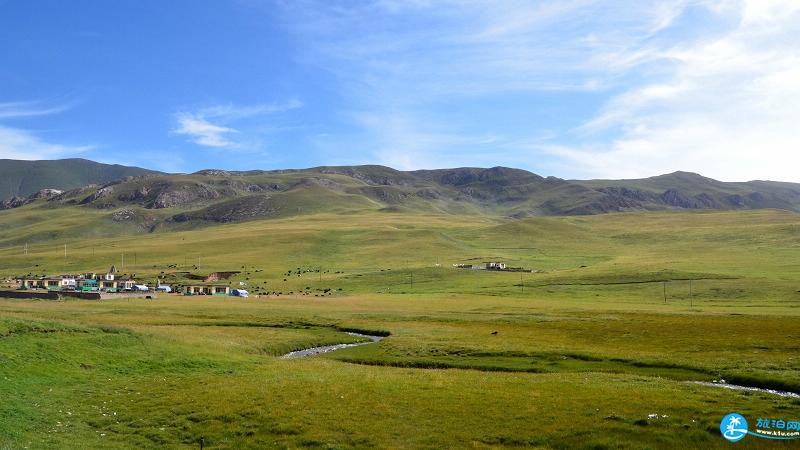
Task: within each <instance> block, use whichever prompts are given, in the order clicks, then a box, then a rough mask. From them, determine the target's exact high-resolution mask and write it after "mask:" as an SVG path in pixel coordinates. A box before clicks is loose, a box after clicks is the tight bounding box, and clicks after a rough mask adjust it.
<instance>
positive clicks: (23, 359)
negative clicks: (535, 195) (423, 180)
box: [0, 205, 800, 449]
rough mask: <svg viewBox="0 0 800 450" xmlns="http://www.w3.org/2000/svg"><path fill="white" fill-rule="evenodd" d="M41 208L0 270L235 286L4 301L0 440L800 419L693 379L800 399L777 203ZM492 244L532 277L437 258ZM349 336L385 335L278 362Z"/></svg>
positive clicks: (709, 436)
mask: <svg viewBox="0 0 800 450" xmlns="http://www.w3.org/2000/svg"><path fill="white" fill-rule="evenodd" d="M59 211H60V214H58V215H55V214H51V213H49V212H48V210H47V208H46V206H36V205H34V206H32V207H24V208H20V209H19V210H16V211H14V212H13V214H12V213H0V275H2V276H4V277H8V278H13V277H14V276H18V275H25V274H29V273H30V274H44V273H47V274H56V273H76V272H88V271H97V272H99V271H105V270H107V269H108V267H109V266H111V265H112V264H115V265H116V266H117V268H118V269H120V271H121V272H122V273H126V274H135V275H136V277H137V278H138V279H142V280H145V281H148V282H154V281H155V280H156V278H159V279H161V280H166V281H167V282H170V283H177V282H181V281H182V280H184V279H185V276H186V273H190V274H196V275H203V274H208V273H209V272H213V271H227V270H236V271H240V272H241V273H240V274H239V275H237V276H235V277H234V278H232V279H231V280H230V282H231V283H232V285H235V286H238V285H240V283H242V284H243V285H245V286H247V289H248V290H249V291H250V292H251V294H252V295H251V297H250V298H248V299H237V298H233V297H214V296H194V297H189V296H181V295H159V297H158V298H157V299H153V300H145V299H120V300H104V301H84V300H67V301H44V300H12V299H5V300H3V299H0V399H1V400H2V401H0V448H131V447H135V448H199V445H200V443H201V441H202V442H203V444H204V446H205V448H321V449H323V448H324V449H328V448H504V447H534V448H544V449H572V448H586V449H603V448H630V449H640V448H654V449H655V448H681V449H685V448H730V447H731V445H733V444H731V443H729V442H727V441H726V440H724V439H723V438H722V437H721V436H720V432H719V423H720V420H721V419H722V417H723V416H725V415H726V414H728V413H729V412H739V413H741V414H743V415H744V416H745V417H747V418H748V420H750V419H751V418H752V420H753V421H755V418H756V417H768V418H774V419H784V420H800V400H799V399H793V398H788V397H781V396H777V395H773V394H769V393H762V392H750V391H734V390H728V389H723V388H720V387H713V386H704V385H700V384H696V383H693V382H694V381H713V380H719V379H724V380H726V381H727V382H730V383H735V384H740V385H745V386H752V387H761V388H770V389H778V390H785V391H792V392H800V357H799V356H798V350H800V320H798V319H799V318H800V312H799V311H800V309H799V308H800V278H799V276H800V215H798V214H795V213H790V212H785V211H778V210H758V211H738V212H657V213H625V214H606V215H595V216H575V217H542V218H529V219H522V220H507V219H498V218H492V217H487V216H483V215H460V216H454V215H449V214H434V213H430V214H421V213H412V212H407V211H373V212H359V213H358V214H354V213H353V212H352V211H347V210H343V211H341V212H340V213H325V214H312V213H310V214H306V215H299V216H295V217H292V218H283V219H275V220H259V221H252V222H245V223H237V224H227V225H215V226H208V227H201V228H194V229H174V230H164V231H159V232H155V233H144V232H141V231H139V230H138V229H134V228H126V227H125V226H123V225H121V224H117V223H113V222H112V221H110V220H109V219H108V217H107V214H105V213H101V212H99V211H96V210H90V209H86V210H83V209H78V208H72V209H63V210H59ZM61 211H63V212H61ZM65 245H66V251H65ZM123 260H124V262H123ZM486 261H502V262H505V263H507V264H508V265H509V266H511V267H521V268H525V269H527V270H528V271H527V272H492V271H486V270H471V269H457V268H454V267H453V264H456V263H460V264H479V263H483V262H486ZM345 331H362V332H366V333H370V332H372V333H380V334H388V337H386V338H384V339H383V340H382V341H380V342H379V343H377V344H368V345H363V346H359V347H353V348H347V349H343V350H338V351H335V352H330V353H326V354H323V355H319V356H314V357H309V358H304V359H282V358H280V355H282V354H285V353H287V352H289V351H292V350H297V349H303V348H308V347H315V346H321V345H329V344H337V343H346V342H358V341H360V340H362V339H361V338H359V337H357V336H353V335H350V334H346V333H345ZM797 442H798V441H794V443H792V442H776V441H769V440H763V439H758V438H755V437H750V436H748V437H747V438H746V439H745V440H744V441H742V442H740V443H739V444H735V445H736V446H737V447H740V448H793V447H795V446H796V445H797Z"/></svg>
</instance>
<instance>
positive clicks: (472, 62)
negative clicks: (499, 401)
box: [282, 0, 800, 181]
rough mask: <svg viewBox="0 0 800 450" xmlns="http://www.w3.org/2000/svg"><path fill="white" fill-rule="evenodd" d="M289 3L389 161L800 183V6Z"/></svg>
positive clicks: (301, 34) (309, 48) (308, 52)
mask: <svg viewBox="0 0 800 450" xmlns="http://www.w3.org/2000/svg"><path fill="white" fill-rule="evenodd" d="M282 5H283V11H284V14H285V17H286V22H287V24H288V25H287V26H288V28H289V29H290V30H291V31H292V32H293V33H294V34H295V36H296V37H297V39H298V41H299V42H301V43H303V44H304V52H303V53H302V57H301V58H302V59H303V60H304V61H306V62H307V63H308V64H312V65H315V66H321V67H322V68H323V69H324V70H326V71H329V72H330V73H332V74H334V75H335V76H336V77H337V79H338V82H339V83H340V86H341V89H342V91H343V92H344V96H345V98H346V100H345V105H344V106H343V108H344V109H345V110H346V111H349V114H345V117H349V118H350V120H351V124H352V125H353V126H354V127H356V128H357V129H358V130H360V132H356V133H352V134H351V136H349V137H343V138H342V141H343V142H344V141H346V140H347V139H348V138H350V139H352V138H353V137H355V138H356V139H361V140H362V142H360V143H359V144H360V145H361V146H362V147H367V148H370V149H371V153H372V155H373V157H374V158H375V159H377V160H378V161H381V162H385V163H393V164H396V165H399V166H402V167H406V168H414V167H419V166H421V165H430V164H435V163H439V162H442V161H444V164H447V165H453V164H475V163H476V162H478V161H489V164H491V165H494V164H508V163H510V162H519V161H542V162H540V163H535V164H532V163H530V162H528V163H527V164H525V165H526V167H528V168H534V169H535V168H540V169H545V170H552V171H554V172H555V173H557V174H559V175H561V176H568V177H569V176H572V177H579V176H580V177H637V176H643V175H653V174H657V173H664V172H668V171H672V170H678V169H681V170H692V171H698V172H703V173H706V174H709V175H711V176H715V177H718V178H721V179H728V180H730V179H747V178H781V179H786V180H795V181H800V176H798V175H797V174H796V171H795V170H793V167H795V166H797V164H798V163H800V156H797V152H796V151H795V148H796V145H797V142H800V135H798V132H797V131H796V125H795V124H796V123H800V106H799V105H800V93H799V92H800V46H798V45H797V43H798V40H797V37H796V36H798V35H800V18H799V17H798V16H800V13H798V10H799V9H800V4H798V3H797V2H796V1H794V0H737V1H712V0H671V1H664V2H659V3H658V5H657V6H655V7H654V6H653V5H652V4H646V3H642V2H635V1H628V2H625V1H623V2H611V1H597V0H571V1H559V2H530V1H524V0H508V1H505V2H503V3H502V6H498V4H497V3H491V2H483V1H477V0H475V1H472V0H459V1H457V0H442V1H436V2H433V1H425V0H416V1H400V0H375V1H367V2H359V3H356V4H349V5H347V6H343V5H342V4H331V3H328V2H318V1H310V0H306V1H302V0H298V1H295V2H287V3H283V4H282ZM510 98H513V99H511V100H509V99H510ZM554 99H555V100H554ZM562 99H563V100H562ZM559 101H563V102H564V103H567V102H574V103H576V104H579V105H580V106H576V107H574V108H573V109H571V110H567V113H568V114H566V115H564V116H563V117H561V118H560V119H559V120H557V121H554V122H555V123H553V124H552V125H551V126H541V127H538V128H537V127H536V126H535V125H536V122H535V121H536V120H537V119H538V118H539V117H541V116H542V114H538V115H536V114H533V113H532V112H531V111H538V109H537V108H539V109H541V108H540V103H542V102H553V106H554V108H553V110H554V111H558V110H557V109H556V108H555V106H558V102H559ZM592 102H594V104H593V103H592ZM495 105H500V106H502V107H506V108H507V109H508V110H509V111H511V112H508V113H503V112H502V109H501V107H498V106H495ZM573 111H574V112H578V113H579V114H582V115H583V117H579V115H578V114H575V115H574V116H571V115H569V113H570V112H573ZM526 114H529V115H530V117H531V119H530V122H529V123H530V124H531V125H532V126H530V127H526V126H525V125H524V122H523V121H520V125H519V126H518V127H516V128H512V127H509V126H505V125H504V124H503V120H504V119H506V120H507V121H512V120H517V118H519V117H520V116H524V115H526ZM554 114H558V112H552V113H549V115H554ZM545 115H548V114H545ZM487 136H492V140H491V142H492V144H491V145H485V144H482V143H483V142H486V138H487ZM459 149H461V150H462V151H459ZM451 156H453V157H451ZM492 162H493V163H492Z"/></svg>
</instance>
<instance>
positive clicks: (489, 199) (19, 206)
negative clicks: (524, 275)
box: [0, 166, 800, 240]
mask: <svg viewBox="0 0 800 450" xmlns="http://www.w3.org/2000/svg"><path fill="white" fill-rule="evenodd" d="M65 173H70V172H69V171H66V172H65ZM764 208H773V209H785V210H789V211H798V210H800V185H797V184H792V183H775V182H766V181H760V182H749V183H723V182H719V181H715V180H711V179H708V178H704V177H701V176H699V175H696V174H688V173H680V172H678V173H675V174H670V175H663V176H660V177H653V178H648V179H643V180H618V181H608V180H605V181H603V180H593V181H579V182H578V181H567V180H562V179H558V178H554V177H548V178H543V177H540V176H538V175H535V174H532V173H530V172H526V171H523V170H517V169H508V168H502V167H496V168H491V169H478V168H460V169H442V170H426V171H413V172H401V171H397V170H394V169H391V168H388V167H382V166H356V167H318V168H312V169H304V170H281V171H269V172H265V171H250V172H226V171H220V170H206V171H201V172H198V173H195V174H175V175H163V174H161V175H150V176H146V177H135V178H126V179H122V180H116V181H112V182H109V183H106V184H103V185H100V186H89V187H83V188H76V189H73V190H70V191H67V192H64V193H58V192H40V193H37V194H34V195H33V196H31V197H29V198H26V199H15V200H14V201H10V202H9V201H7V202H3V203H2V204H0V210H3V209H5V211H0V223H2V222H3V221H5V220H7V221H9V222H14V221H18V220H19V218H15V217H14V216H17V217H27V218H29V219H27V220H30V221H32V222H31V223H28V225H33V222H35V221H36V219H35V218H36V217H40V220H42V221H50V220H52V218H53V217H54V216H57V217H58V218H59V220H61V219H62V218H63V220H66V219H67V218H69V217H78V216H83V217H86V218H87V220H93V221H95V222H93V223H92V225H91V226H89V227H84V226H80V225H79V224H77V223H76V225H78V226H76V228H75V229H68V228H61V229H60V231H59V232H60V233H64V234H70V235H85V234H92V235H95V236H116V235H119V234H140V233H142V232H162V231H172V230H190V229H199V228H204V227H208V226H211V225H214V224H219V223H236V222H246V221H258V220H263V219H270V220H275V219H281V218H287V217H295V216H306V215H310V214H318V213H329V214H346V215H351V214H358V215H368V216H371V215H372V214H374V213H376V212H380V213H386V214H398V213H399V214H412V215H416V214H434V215H437V214H438V215H450V216H452V219H451V220H453V221H455V222H458V221H462V220H468V221H469V220H473V219H470V218H476V217H483V218H489V219H498V220H499V219H502V220H505V219H508V218H514V219H524V218H528V217H541V216H565V215H591V214H598V213H608V212H625V211H649V210H653V211H659V210H754V209H764ZM35 211H39V213H38V214H39V215H37V213H36V212H35ZM6 217H7V219H6ZM31 230H32V229H31ZM26 231H28V230H26ZM46 237H47V236H40V235H33V236H29V237H24V239H28V240H30V239H34V240H40V239H42V238H46ZM51 237H52V236H51ZM21 239H23V236H22V235H21V234H17V240H21Z"/></svg>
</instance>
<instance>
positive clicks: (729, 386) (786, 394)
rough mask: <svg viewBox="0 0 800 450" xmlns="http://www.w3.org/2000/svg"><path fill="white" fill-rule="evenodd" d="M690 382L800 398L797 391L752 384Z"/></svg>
mask: <svg viewBox="0 0 800 450" xmlns="http://www.w3.org/2000/svg"><path fill="white" fill-rule="evenodd" d="M689 383H692V384H699V385H701V386H712V387H718V388H723V389H731V390H734V391H750V392H763V393H766V394H772V395H779V396H781V397H789V398H800V394H797V393H795V392H789V391H779V390H776V389H764V388H756V387H750V386H739V385H738V384H730V383H722V382H716V383H714V382H710V381H690V382H689Z"/></svg>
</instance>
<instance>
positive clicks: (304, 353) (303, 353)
mask: <svg viewBox="0 0 800 450" xmlns="http://www.w3.org/2000/svg"><path fill="white" fill-rule="evenodd" d="M346 333H347V334H349V335H350V336H357V337H360V338H366V339H369V342H354V343H350V344H333V345H323V346H321V347H311V348H306V349H303V350H295V351H293V352H289V353H287V354H285V355H283V356H281V358H282V359H297V358H306V357H309V356H316V355H321V354H323V353H328V352H333V351H336V350H341V349H343V348H350V347H359V346H361V345H369V344H374V343H376V342H379V341H380V340H381V339H383V338H384V336H372V335H369V334H361V333H353V332H350V331H347V332H346ZM687 383H691V384H697V385H700V386H710V387H717V388H723V389H730V390H734V391H749V392H762V393H765V394H772V395H777V396H780V397H788V398H800V394H798V393H795V392H789V391H780V390H777V389H765V388H757V387H750V386H740V385H738V384H730V383H725V382H724V380H722V381H714V382H711V381H688V382H687Z"/></svg>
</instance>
